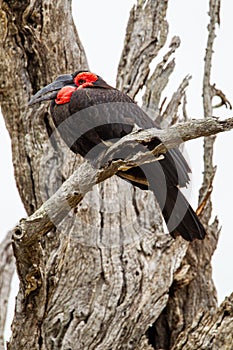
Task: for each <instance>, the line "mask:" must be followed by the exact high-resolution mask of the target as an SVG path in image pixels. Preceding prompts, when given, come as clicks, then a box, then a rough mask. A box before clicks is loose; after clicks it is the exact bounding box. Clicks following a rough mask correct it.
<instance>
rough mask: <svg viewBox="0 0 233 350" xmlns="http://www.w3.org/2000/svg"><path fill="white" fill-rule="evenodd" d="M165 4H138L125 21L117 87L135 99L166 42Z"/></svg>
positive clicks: (157, 2) (144, 2) (139, 2)
mask: <svg viewBox="0 0 233 350" xmlns="http://www.w3.org/2000/svg"><path fill="white" fill-rule="evenodd" d="M167 4H168V1H167V0H166V1H154V0H153V1H152V0H149V1H147V0H142V1H137V5H135V6H134V7H133V8H132V10H131V12H130V18H129V22H128V27H127V32H126V37H125V43H124V50H123V52H122V56H121V60H120V63H119V67H118V79H117V87H118V88H119V90H122V91H123V92H125V93H128V94H129V95H130V96H131V97H133V98H134V97H135V95H136V94H137V93H138V91H139V90H140V89H141V88H142V87H143V85H144V83H145V81H146V78H147V76H148V74H149V71H150V70H149V64H150V63H151V61H152V60H153V58H154V57H156V55H157V54H158V52H159V50H160V49H161V47H163V45H164V44H165V42H166V39H167V33H168V24H167V21H166V19H165V17H166V11H167Z"/></svg>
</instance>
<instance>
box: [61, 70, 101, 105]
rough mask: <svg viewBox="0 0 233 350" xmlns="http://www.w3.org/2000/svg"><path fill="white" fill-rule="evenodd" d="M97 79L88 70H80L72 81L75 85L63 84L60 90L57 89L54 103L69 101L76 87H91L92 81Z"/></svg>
mask: <svg viewBox="0 0 233 350" xmlns="http://www.w3.org/2000/svg"><path fill="white" fill-rule="evenodd" d="M97 80H98V77H97V75H95V74H94V73H90V72H82V73H79V74H77V75H76V77H75V78H74V83H75V85H76V86H77V87H74V86H64V87H63V88H62V89H61V90H60V91H58V94H57V97H56V100H55V102H56V104H57V105H62V104H64V103H68V102H70V98H71V95H72V93H73V92H74V91H75V90H77V89H83V88H87V87H92V86H93V83H94V82H95V81H97Z"/></svg>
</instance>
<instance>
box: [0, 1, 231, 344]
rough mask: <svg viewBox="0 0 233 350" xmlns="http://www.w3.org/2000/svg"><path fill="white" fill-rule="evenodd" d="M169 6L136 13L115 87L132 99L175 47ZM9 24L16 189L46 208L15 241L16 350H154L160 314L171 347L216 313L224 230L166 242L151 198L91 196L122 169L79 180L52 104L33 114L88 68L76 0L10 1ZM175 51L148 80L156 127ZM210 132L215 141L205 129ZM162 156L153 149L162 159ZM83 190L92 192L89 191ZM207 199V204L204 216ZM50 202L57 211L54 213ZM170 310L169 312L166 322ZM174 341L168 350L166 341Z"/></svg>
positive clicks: (6, 109)
mask: <svg viewBox="0 0 233 350" xmlns="http://www.w3.org/2000/svg"><path fill="white" fill-rule="evenodd" d="M167 4H168V1H162V2H161V1H152V0H149V1H145V0H143V1H138V3H137V6H135V7H134V8H133V9H132V11H131V14H130V19H129V24H128V28H127V33H126V40H125V48H124V50H123V53H122V58H121V61H120V64H119V72H118V80H117V84H118V87H120V88H121V89H122V90H124V91H127V92H129V93H130V94H131V96H135V95H136V94H137V92H138V91H139V90H140V88H141V87H142V86H143V85H144V83H145V82H146V78H147V77H148V74H149V64H150V62H151V61H152V59H153V58H154V57H155V56H156V55H157V54H158V52H159V50H160V48H161V47H162V46H163V45H164V43H165V41H166V36H167V31H168V24H167V21H166V9H167ZM145 18H146V19H147V20H145ZM1 19H2V24H3V25H2V27H1V32H0V35H1V39H2V40H1V43H2V45H1V48H0V58H1V60H0V72H1V77H0V79H1V81H0V86H1V92H2V95H1V107H2V111H3V114H4V118H5V121H6V126H7V128H8V131H9V134H10V136H11V139H12V151H13V162H14V168H15V177H16V182H17V186H18V188H19V193H20V195H21V198H22V201H23V203H24V205H25V208H26V210H27V212H28V214H29V215H30V214H32V213H34V212H35V210H36V209H38V208H39V207H40V209H38V211H36V212H35V213H34V214H32V215H31V216H30V217H29V218H28V219H26V220H25V221H22V222H21V223H20V225H19V227H18V229H17V230H16V232H15V234H14V252H15V256H16V260H17V262H16V265H17V270H18V274H19V277H20V289H19V293H18V296H17V302H16V310H15V317H14V321H13V324H12V337H11V340H10V342H9V344H8V349H14V350H17V349H25V350H27V349H41V350H42V349H46V350H49V349H66V350H67V349H104V350H107V349H148V350H149V349H151V346H150V345H148V336H147V335H146V334H147V333H148V332H147V330H148V327H149V325H152V324H153V323H154V322H155V320H156V319H158V318H159V317H160V318H161V317H162V319H163V321H164V322H165V323H167V324H169V327H162V328H160V329H161V332H160V335H159V336H158V337H157V338H156V341H157V345H158V344H163V345H164V348H165V349H169V348H170V347H171V346H172V344H174V343H175V342H176V339H177V336H178V334H179V332H180V331H181V330H185V329H186V327H188V326H189V325H190V323H191V321H192V320H193V318H194V316H196V315H197V313H198V309H199V307H201V308H202V310H203V313H204V312H207V310H209V308H210V307H213V308H215V306H216V296H215V290H214V287H213V284H212V280H211V266H210V261H209V260H210V257H211V255H212V253H213V251H214V248H215V245H216V242H217V239H216V237H217V231H218V229H217V224H216V223H214V224H213V225H212V226H211V227H210V228H209V229H208V238H207V239H206V240H205V242H204V244H203V245H202V244H201V243H200V242H194V243H193V244H191V245H188V243H187V242H184V241H183V240H182V239H181V238H178V239H176V240H173V239H171V238H170V237H169V236H168V235H165V234H164V233H163V225H162V220H161V216H160V214H159V211H158V209H157V205H156V202H155V200H154V197H153V195H152V194H151V193H147V192H142V191H140V190H138V189H134V188H133V187H132V186H130V185H128V184H127V183H125V182H123V181H122V180H120V179H118V178H116V177H112V178H111V179H108V180H106V181H104V182H103V183H101V184H99V185H97V186H95V187H94V190H93V191H91V192H89V193H88V194H87V195H86V196H85V197H84V198H83V195H84V193H86V192H87V191H89V190H90V189H91V187H92V186H93V185H94V184H95V183H97V182H99V181H102V180H103V179H104V178H107V177H109V176H110V175H112V174H114V172H116V171H117V170H118V167H119V166H122V165H125V163H124V162H121V161H119V162H118V163H117V162H115V163H114V162H112V163H110V164H108V166H106V167H105V168H104V169H103V168H100V169H94V168H92V167H90V165H87V163H84V164H83V165H82V166H81V167H80V168H79V169H78V170H77V171H75V172H74V170H75V169H76V168H77V166H78V164H79V163H80V159H79V158H78V157H77V158H76V157H74V155H73V154H72V153H71V152H70V151H69V150H67V148H66V146H65V145H64V144H63V142H62V141H61V140H60V138H59V136H58V135H57V133H56V132H54V126H53V124H52V122H51V119H50V116H49V113H48V111H47V106H46V105H43V106H40V107H39V108H38V109H33V110H31V109H28V108H27V101H28V100H29V98H30V96H31V94H32V93H34V92H35V91H37V90H38V89H39V88H40V87H42V86H43V85H46V84H47V83H48V82H50V81H51V80H53V79H54V77H55V76H56V75H59V74H62V73H64V72H72V71H75V70H78V69H85V68H87V61H86V57H85V53H84V51H83V48H82V45H81V43H80V41H79V38H78V36H77V33H76V29H75V27H74V25H73V22H72V17H71V8H70V1H68V0H64V1H62V2H55V1H54V0H46V1H45V0H42V1H41V2H40V3H39V4H38V2H35V1H32V0H31V1H30V0H28V1H24V2H23V3H22V2H21V1H18V0H12V1H10V2H9V1H1ZM61 38H62V40H61ZM178 46H179V39H178V38H176V37H175V38H174V39H173V41H172V44H171V48H170V50H169V51H168V53H167V54H166V55H165V56H164V58H163V61H162V62H160V63H159V65H158V66H157V68H156V69H155V71H154V73H153V74H152V77H151V79H149V80H148V82H147V83H146V92H145V95H144V98H143V101H144V108H145V109H146V110H147V111H149V112H150V114H152V115H154V116H155V117H156V118H158V119H161V112H162V107H163V103H161V101H160V98H161V92H162V90H163V88H164V87H165V85H166V83H167V81H168V77H169V75H170V74H171V73H172V70H173V69H174V60H171V61H169V60H170V58H171V55H172V54H173V53H174V52H175V49H176V47H178ZM188 80H189V78H186V79H184V80H183V82H182V83H181V85H180V87H179V89H178V90H177V92H176V93H175V94H174V95H173V97H172V98H171V100H170V102H169V103H168V104H167V106H166V108H165V111H164V112H163V114H164V115H163V117H164V118H166V124H168V125H169V124H171V123H173V122H174V121H175V120H176V119H177V114H178V112H177V111H178V106H179V104H180V101H181V100H182V98H184V96H185V88H186V87H187V84H188ZM156 81H157V82H158V84H156ZM156 86H157V90H156ZM12 87H13V88H12ZM159 112H160V113H159ZM201 123H202V122H196V123H194V122H193V123H191V125H192V130H194V127H195V126H197V125H198V126H197V128H196V135H199V136H200V135H201V131H200V130H201V129H200V125H201ZM203 123H207V124H208V123H209V124H208V125H209V126H211V125H212V126H214V128H215V129H214V130H215V132H220V131H223V130H224V129H227V128H228V129H230V128H231V125H232V120H228V121H227V122H225V124H224V122H223V123H222V122H218V121H216V120H213V119H207V120H205V121H203ZM205 125H206V124H205ZM179 127H180V128H181V129H180V132H181V130H183V131H182V132H184V134H182V136H181V134H180V132H179V134H178V136H179V137H177V133H176V135H175V138H174V137H173V139H172V136H171V135H173V136H174V134H172V133H171V132H169V133H167V135H166V133H164V132H163V131H161V132H160V137H161V138H162V137H163V136H168V138H167V139H164V140H163V141H164V143H165V145H166V147H167V148H168V147H170V146H171V145H173V146H174V144H177V142H178V143H179V142H181V141H182V137H184V140H186V139H187V138H188V137H190V133H189V132H187V130H188V128H186V129H185V128H184V129H182V126H177V128H179ZM171 130H174V128H173V129H171ZM171 130H170V131H171ZM203 130H205V132H207V131H206V127H205V128H204V129H202V132H204V131H203ZM189 131H190V130H189ZM198 132H199V134H198ZM208 132H210V131H209V130H208ZM211 132H214V131H213V129H212V131H211ZM147 133H150V132H149V131H148V132H147ZM147 133H144V134H143V132H141V133H139V132H138V133H137V134H135V135H134V136H130V137H129V139H130V138H132V137H138V138H141V137H143V138H145V139H147V141H148V137H147V138H146V136H148V135H149V138H150V137H151V134H147ZM142 135H143V136H142ZM202 135H203V133H202ZM208 135H209V134H208ZM141 140H142V139H141ZM169 142H171V143H170V144H169ZM120 144H121V143H120ZM118 147H119V144H118ZM160 147H161V148H160V149H157V150H155V152H159V151H160V152H163V151H165V148H164V146H163V145H161V146H160ZM115 150H116V148H114V147H113V148H112V149H111V150H109V152H108V153H107V155H106V157H107V158H105V159H103V161H106V159H111V155H112V153H111V152H114V151H115ZM137 156H139V158H136V157H137ZM137 156H135V157H134V158H133V159H129V160H127V161H128V162H129V161H131V162H130V163H127V164H128V165H131V166H132V161H133V162H137V161H142V159H143V157H145V155H143V156H142V155H137ZM143 161H145V159H144V160H143ZM82 171H83V172H82ZM73 172H74V174H73V175H72V177H71V178H70V179H69V180H68V182H65V183H64V184H63V186H62V183H63V182H64V181H65V180H66V179H67V178H68V177H69V176H70V175H71V174H72V173H73ZM100 174H101V175H100ZM77 176H78V177H80V176H81V181H80V180H79V179H78V180H76V178H75V177H77ZM84 176H86V177H88V178H87V179H86V178H85V177H84ZM96 176H97V178H98V179H99V180H98V181H97V180H96ZM80 183H83V184H85V185H84V187H83V186H81V187H82V188H81V189H82V191H80V186H79V185H80ZM77 185H78V187H77ZM72 186H73V187H72ZM58 189H59V190H58ZM57 190H58V192H57V193H56V194H55V195H54V196H52V195H53V194H54V193H55V191H57ZM77 192H79V194H77ZM48 198H49V199H48ZM81 199H82V201H81V202H80V204H79V205H78V206H77V204H78V201H79V200H81ZM205 199H206V196H205V195H204V196H203V198H202V200H201V204H203V205H201V206H200V213H201V215H202V216H204V214H205V211H206V205H205V204H206V200H205ZM46 200H47V201H46ZM43 202H45V204H44V205H43V206H41V205H42V203H43ZM67 202H68V205H67ZM48 204H49V205H50V207H49V208H50V209H52V211H47V212H46V210H45V209H46V206H47V208H48ZM70 207H72V208H74V210H71V211H70ZM64 214H66V216H65V215H64ZM63 217H64V219H63V220H61V219H62V218H63ZM33 220H34V221H33ZM204 221H205V224H208V220H204ZM45 233H47V234H46V235H45ZM178 287H179V288H178ZM202 288H203V290H202ZM188 294H189V297H188V298H187V295H188ZM187 299H188V301H187ZM165 308H166V309H165ZM168 309H169V310H170V311H169V313H168V314H167V315H166V314H164V313H163V314H162V315H161V313H162V310H168ZM188 313H189V314H188ZM160 315H161V316H160ZM177 317H180V319H179V322H177ZM22 325H23V327H22ZM153 329H155V331H156V330H159V328H158V327H156V328H153ZM171 329H173V333H172V334H171V332H170V331H169V330H171ZM190 329H191V328H190ZM169 332H170V333H169ZM168 337H169V339H170V340H169V344H165V343H164V342H165V339H166V338H168ZM152 338H153V339H154V338H155V337H154V334H151V331H150V336H149V339H150V341H151V340H152ZM153 346H156V345H155V342H154V341H153ZM155 348H156V347H155Z"/></svg>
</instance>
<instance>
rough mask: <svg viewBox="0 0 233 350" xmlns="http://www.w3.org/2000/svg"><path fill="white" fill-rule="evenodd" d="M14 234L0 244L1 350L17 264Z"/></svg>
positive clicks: (10, 233)
mask: <svg viewBox="0 0 233 350" xmlns="http://www.w3.org/2000/svg"><path fill="white" fill-rule="evenodd" d="M11 236H12V232H9V233H8V234H7V236H6V237H5V239H4V240H3V241H2V242H1V244H0V257H1V259H0V310H1V312H0V349H4V337H3V335H4V327H5V322H6V314H7V306H8V298H9V294H10V286H11V280H12V276H13V273H14V271H15V262H14V258H13V251H12V247H11Z"/></svg>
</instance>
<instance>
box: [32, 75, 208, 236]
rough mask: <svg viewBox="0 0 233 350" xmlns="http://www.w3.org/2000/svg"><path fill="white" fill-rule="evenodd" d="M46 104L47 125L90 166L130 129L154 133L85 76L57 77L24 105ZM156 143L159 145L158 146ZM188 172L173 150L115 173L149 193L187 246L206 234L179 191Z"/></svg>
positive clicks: (116, 96)
mask: <svg viewBox="0 0 233 350" xmlns="http://www.w3.org/2000/svg"><path fill="white" fill-rule="evenodd" d="M47 100H51V115H52V118H53V122H54V124H55V126H56V128H58V131H59V133H60V135H61V137H62V138H63V140H64V141H65V142H66V144H67V145H68V147H69V148H70V149H71V150H72V151H73V152H74V153H79V154H80V155H81V156H82V157H85V158H87V159H90V160H93V159H95V158H97V157H98V156H99V155H100V154H101V153H102V152H103V151H105V150H106V149H107V148H108V147H109V146H110V145H111V144H112V143H114V142H116V141H117V140H119V139H120V138H122V137H123V136H125V135H127V134H129V133H130V132H132V130H133V129H134V128H135V126H136V127H139V128H140V129H148V128H154V127H158V126H157V125H156V123H155V122H154V121H153V120H152V119H151V118H150V117H149V116H148V115H147V114H146V113H145V112H144V111H143V110H142V109H141V108H140V107H139V106H138V105H137V104H136V103H135V102H134V101H133V100H132V99H131V98H130V97H129V96H128V95H126V94H124V93H122V92H121V91H119V90H117V89H116V88H113V87H111V86H110V85H108V84H107V83H106V82H105V81H104V80H103V79H102V78H101V77H100V76H98V75H96V74H94V73H91V72H88V71H78V72H75V73H73V74H65V75H61V76H59V77H58V78H57V79H56V80H55V81H54V82H52V83H51V84H49V85H47V86H46V87H44V88H42V89H41V90H40V91H38V92H37V93H36V94H35V95H34V96H33V97H32V99H31V100H30V102H29V104H30V105H33V104H35V103H38V102H42V101H47ZM157 141H158V142H157V144H159V143H160V140H159V139H158V140H157ZM153 147H155V144H154V145H153ZM123 153H124V152H123ZM120 156H122V157H123V156H124V154H122V155H119V157H120ZM189 172H190V168H189V166H188V164H187V162H186V160H185V159H184V157H183V155H182V153H181V152H180V151H179V149H177V148H175V149H171V150H169V151H167V152H166V153H165V154H164V156H163V157H161V159H160V160H156V161H155V162H152V163H149V164H144V165H142V166H140V167H135V168H131V169H127V170H126V171H121V172H119V173H118V176H120V177H121V178H123V179H125V180H127V181H130V182H131V183H132V184H133V185H134V186H137V187H139V188H141V189H143V190H148V189H150V190H152V191H153V192H154V194H155V197H156V199H157V201H158V203H159V205H160V208H161V211H162V214H163V217H164V219H165V222H166V224H167V227H168V230H169V232H170V234H171V235H172V236H173V237H176V236H177V235H181V236H182V237H183V238H184V239H185V240H187V241H193V240H194V239H203V238H204V237H205V235H206V233H205V229H204V227H203V225H202V224H201V222H200V221H199V219H198V217H197V215H196V213H195V212H194V210H193V209H192V207H191V206H190V204H189V203H188V201H187V200H186V198H185V197H184V195H183V194H182V193H181V191H180V190H179V187H184V186H186V185H187V183H188V182H189Z"/></svg>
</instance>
